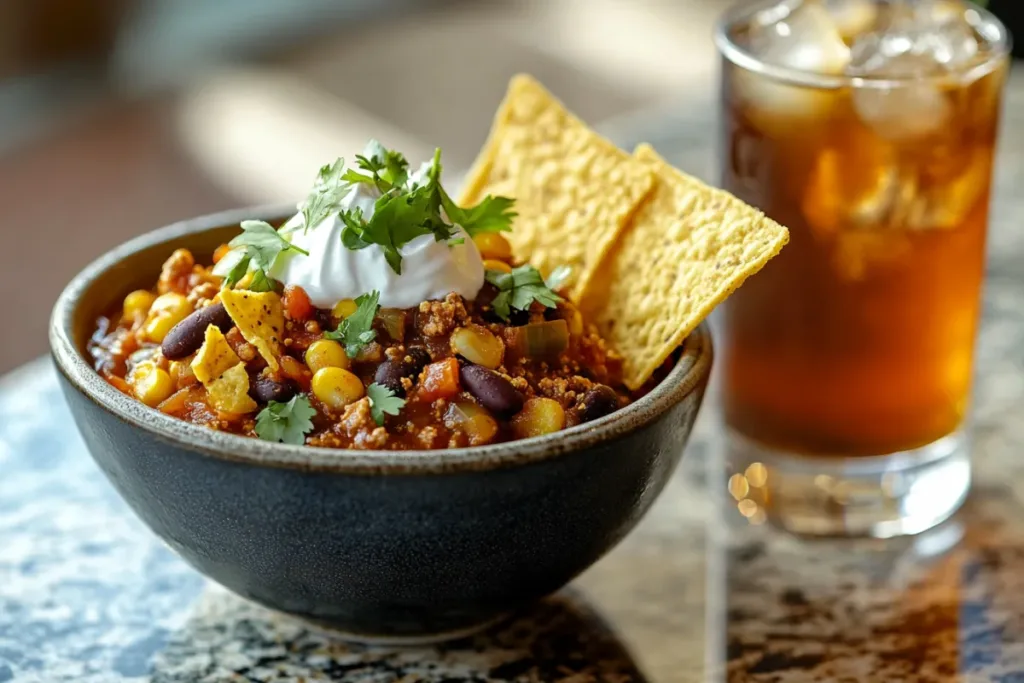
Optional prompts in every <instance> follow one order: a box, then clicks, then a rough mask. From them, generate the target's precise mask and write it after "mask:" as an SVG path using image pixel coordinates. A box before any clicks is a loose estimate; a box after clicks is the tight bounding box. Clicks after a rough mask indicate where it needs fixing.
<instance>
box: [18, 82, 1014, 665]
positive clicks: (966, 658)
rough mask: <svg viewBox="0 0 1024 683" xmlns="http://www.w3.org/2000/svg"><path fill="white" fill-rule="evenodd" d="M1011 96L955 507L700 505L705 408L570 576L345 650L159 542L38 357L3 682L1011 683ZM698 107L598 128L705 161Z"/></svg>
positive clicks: (21, 426)
mask: <svg viewBox="0 0 1024 683" xmlns="http://www.w3.org/2000/svg"><path fill="white" fill-rule="evenodd" d="M1010 100H1011V101H1010V106H1009V107H1008V112H1009V113H1008V117H1007V122H1006V131H1007V133H1006V134H1005V135H1004V143H1003V149H1002V155H1001V158H1000V162H999V164H1000V165H999V180H998V198H997V202H996V211H995V215H994V224H993V229H992V240H991V245H990V248H991V259H990V268H989V278H988V281H987V289H986V303H985V323H984V329H983V331H982V336H981V340H980V346H979V357H978V375H979V379H978V389H977V396H976V413H977V419H976V429H975V438H976V442H975V444H976V445H975V463H976V487H975V490H974V493H973V495H972V497H971V499H970V500H969V502H968V504H967V505H966V507H965V508H964V510H963V511H962V512H961V513H960V514H959V515H958V516H957V517H956V518H955V519H954V520H953V521H952V522H950V523H947V524H946V525H944V526H943V527H941V528H939V529H936V530H933V531H932V532H929V533H927V534H924V535H922V536H919V537H916V538H913V539H903V540H897V541H860V542H838V541H828V542H807V541H801V540H798V539H795V538H793V537H790V536H787V535H785V534H782V533H779V532H776V531H773V530H772V529H770V528H768V527H764V526H761V527H753V526H747V525H745V524H741V523H740V519H739V516H738V515H737V514H736V513H735V512H732V511H729V510H726V509H723V508H720V507H719V506H718V505H717V504H716V503H715V502H714V501H715V500H717V499H718V498H719V496H717V495H716V493H717V491H718V487H719V484H718V482H719V481H720V479H721V477H720V473H721V464H720V462H719V461H718V448H717V443H716V436H715V435H716V429H715V423H716V415H715V412H714V410H713V409H709V410H705V412H704V415H703V416H702V418H701V421H700V422H699V425H698V429H697V431H696V433H695V435H694V438H693V440H692V442H691V445H690V448H689V452H688V454H687V456H686V458H685V459H684V465H683V467H681V468H680V471H679V472H678V473H677V476H676V478H675V480H674V481H673V483H672V484H671V485H670V486H669V488H668V489H667V490H666V491H665V492H664V494H663V496H662V497H661V499H660V500H659V501H658V503H657V504H656V505H655V507H654V509H653V510H652V511H651V514H650V515H649V516H648V517H647V519H645V520H644V522H643V523H642V524H641V525H640V526H639V527H638V528H637V529H636V530H635V531H634V533H632V534H631V535H630V536H629V537H628V538H627V539H626V540H625V541H624V542H623V543H622V544H621V545H620V546H619V547H618V548H617V549H616V550H614V551H613V552H612V553H611V554H610V555H609V556H608V557H607V558H605V559H604V560H602V561H601V562H600V563H598V564H597V565H596V566H595V567H593V568H592V569H591V570H590V571H588V572H587V573H586V574H585V575H584V576H583V577H581V578H580V579H579V580H578V581H576V582H574V583H573V585H572V586H571V587H570V588H569V589H568V590H566V591H564V592H563V593H562V594H560V595H558V596H555V597H553V598H551V599H549V600H547V601H545V602H543V603H541V604H540V605H538V606H536V607H535V608H533V609H531V610H529V611H528V612H526V613H524V614H521V615H518V616H517V617H516V618H515V619H513V620H512V621H510V622H508V623H505V624H501V625H498V626H496V627H494V628H493V629H491V630H490V631H488V632H487V633H484V634H482V635H479V636H477V637H474V638H471V639H468V640H466V641H462V642H459V643H455V644H451V645H448V646H446V647H441V648H420V649H411V650H389V649H366V648H358V647H352V646H347V645H345V644H343V643H340V642H338V641H337V640H335V639H333V638H331V636H330V634H328V633H324V632H322V631H318V630H316V629H312V628H308V627H306V626H305V625H303V624H301V623H298V622H296V621H293V620H291V619H289V618H287V617H283V616H279V615H276V614H273V613H270V612H268V611H266V610H264V609H262V608H259V607H256V606H254V605H251V604H249V603H247V602H245V601H243V600H242V599H240V598H237V597H235V596H233V595H231V594H229V593H227V592H225V591H224V590H222V589H219V588H217V587H215V586H213V585H211V584H209V583H208V582H206V581H204V580H203V579H202V578H201V577H200V576H198V575H197V574H196V573H194V572H193V571H192V570H190V569H189V568H188V567H186V566H185V565H184V564H183V563H182V562H181V561H180V560H178V559H177V558H176V557H175V556H174V555H173V554H172V553H170V552H169V551H168V550H167V549H165V548H164V547H163V546H162V545H161V544H160V543H159V542H158V541H157V540H156V539H155V538H154V537H153V536H152V535H151V534H150V533H148V532H147V531H146V529H145V528H144V527H143V526H142V524H141V523H140V522H138V521H137V520H136V519H135V518H134V517H133V516H132V515H131V513H130V512H129V511H128V509H127V507H126V506H125V505H124V504H122V503H121V501H120V500H119V499H118V498H117V496H116V494H115V493H114V491H113V489H111V487H110V486H109V485H108V484H107V482H106V481H105V480H104V479H103V477H102V475H101V474H100V473H99V471H98V470H97V468H96V467H95V466H94V465H93V463H92V461H91V460H90V459H89V457H88V455H87V454H86V453H85V452H84V451H83V449H82V445H81V442H80V441H79V437H78V435H77V433H76V432H75V429H74V426H73V425H72V424H71V423H70V418H69V415H68V413H67V411H66V409H65V408H64V406H63V402H62V400H61V398H60V396H59V393H58V391H57V385H56V381H55V378H54V376H53V374H52V370H51V369H50V367H49V364H48V363H47V362H46V361H41V362H38V363H34V364H32V365H29V366H27V367H25V368H24V369H22V370H20V371H18V372H17V373H15V374H13V375H10V376H8V377H7V378H6V379H5V380H3V381H2V382H0V683H4V682H5V681H15V682H17V683H29V682H36V681H39V682H42V681H46V682H50V681H76V682H78V683H100V682H102V683H108V682H109V683H123V682H127V681H152V682H154V683H179V682H184V681H190V682H191V681H203V682H205V681H280V682H289V683H299V682H300V681H326V680H347V681H356V682H365V683H391V682H398V681H401V682H411V681H438V682H439V681H446V682H448V683H454V682H456V681H524V682H525V681H563V682H565V683H583V682H590V681H613V682H614V681H650V682H653V683H661V682H665V683H669V682H671V683H676V682H680V681H683V682H689V681H729V682H730V683H734V682H735V683H740V682H745V681H757V682H761V681H765V682H767V681H794V682H798V683H804V682H807V683H810V682H819V681H841V682H845V681H849V682H851V683H852V682H854V681H856V682H858V683H859V682H862V681H885V682H896V683H918V682H922V683H923V682H932V681H961V682H964V683H974V682H982V681H984V682H993V683H1024V578H1022V577H1024V445H1022V444H1024V306H1021V304H1020V301H1021V298H1022V296H1024V266H1022V265H1021V264H1024V232H1022V231H1021V229H1020V227H1019V224H1020V222H1021V221H1022V220H1024V197H1022V196H1021V195H1020V191H1019V188H1020V187H1021V185H1022V184H1021V180H1022V178H1021V175H1022V173H1024V167H1022V163H1024V137H1019V133H1018V132H1019V130H1020V127H1021V126H1022V125H1024V83H1022V82H1021V81H1020V80H1019V79H1015V81H1014V85H1013V87H1012V89H1011V97H1010ZM698 104H700V103H697V104H695V103H694V102H692V101H691V102H689V106H687V107H686V109H685V111H686V112H691V113H689V114H680V113H675V114H672V115H669V116H665V115H664V114H662V115H658V116H650V117H640V118H634V119H632V120H630V121H628V122H625V123H624V125H623V126H621V127H619V128H617V129H616V130H615V131H614V133H615V134H616V138H617V139H618V140H619V141H620V142H621V143H622V144H623V145H624V146H630V145H632V144H633V143H634V142H636V141H639V140H643V139H648V140H651V141H652V142H653V143H655V145H656V146H658V147H659V148H660V149H661V150H662V151H663V152H664V153H665V154H666V155H667V156H668V157H669V158H670V159H671V160H672V161H673V162H675V163H677V164H679V165H681V166H684V167H686V168H688V169H691V170H693V171H694V172H696V173H698V174H700V175H705V176H710V174H709V173H708V170H709V168H710V166H709V163H710V151H709V147H708V145H709V137H710V136H709V135H708V134H707V131H708V130H709V126H710V125H711V119H710V117H711V113H712V112H713V107H711V105H710V103H704V104H703V105H702V106H698ZM713 401H714V397H713V396H712V397H711V403H712V404H713Z"/></svg>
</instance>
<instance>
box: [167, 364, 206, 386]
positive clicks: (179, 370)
mask: <svg viewBox="0 0 1024 683" xmlns="http://www.w3.org/2000/svg"><path fill="white" fill-rule="evenodd" d="M167 374H169V375H170V376H171V379H172V380H174V385H175V386H176V387H178V388H179V389H182V388H184V387H190V386H192V385H194V384H198V383H199V380H198V379H197V378H196V373H194V372H193V371H192V364H191V363H189V362H187V361H181V360H172V361H171V364H170V367H169V368H168V370H167Z"/></svg>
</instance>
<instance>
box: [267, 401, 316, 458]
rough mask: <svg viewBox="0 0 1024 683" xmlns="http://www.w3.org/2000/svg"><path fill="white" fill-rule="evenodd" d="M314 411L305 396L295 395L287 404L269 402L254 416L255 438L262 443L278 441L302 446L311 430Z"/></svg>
mask: <svg viewBox="0 0 1024 683" xmlns="http://www.w3.org/2000/svg"><path fill="white" fill-rule="evenodd" d="M314 415H316V410H314V409H313V406H311V405H310V403H309V397H307V396H306V395H305V394H296V395H295V396H293V397H292V399H291V400H290V401H288V402H287V403H282V402H280V401H270V402H268V403H267V407H266V408H264V409H263V410H261V411H260V412H259V414H258V415H256V436H258V437H259V438H261V439H263V440H264V441H280V442H283V443H291V444H296V445H300V446H301V445H302V444H304V443H306V434H308V433H309V432H311V431H312V430H313V421H312V417H313V416H314Z"/></svg>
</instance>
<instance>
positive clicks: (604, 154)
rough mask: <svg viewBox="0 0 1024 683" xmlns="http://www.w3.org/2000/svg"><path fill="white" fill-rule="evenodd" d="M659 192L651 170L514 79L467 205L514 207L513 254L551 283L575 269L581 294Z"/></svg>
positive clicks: (538, 89) (573, 279)
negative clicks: (488, 199)
mask: <svg viewBox="0 0 1024 683" xmlns="http://www.w3.org/2000/svg"><path fill="white" fill-rule="evenodd" d="M653 186H654V176H653V174H652V173H651V171H650V169H649V168H648V167H647V166H646V165H645V164H642V163H638V162H637V161H636V160H634V159H633V158H632V157H630V156H629V155H628V154H626V153H625V152H623V151H622V150H620V149H619V148H618V147H616V146H615V145H613V144H612V143H610V142H608V141H607V140H605V139H604V138H602V137H600V136H599V135H598V134H597V133H595V132H594V131H592V130H591V129H590V128H588V127H587V126H586V125H585V124H584V123H583V122H582V121H580V120H579V119H578V118H576V117H575V116H573V115H572V114H571V113H569V112H568V111H567V110H566V109H565V107H564V106H562V104H561V103H560V102H559V101H558V100H556V99H555V98H554V97H553V96H552V95H551V94H550V93H549V92H548V91H547V90H545V89H544V87H543V86H542V85H540V84H539V83H538V82H537V81H535V80H534V79H532V78H530V77H529V76H516V77H515V78H513V79H512V82H511V83H510V84H509V89H508V93H507V94H506V96H505V101H504V102H503V103H502V104H501V107H500V108H499V109H498V113H497V115H496V116H495V119H494V124H493V127H492V129H491V134H490V137H489V139H488V141H487V144H486V145H485V147H484V149H483V151H482V152H481V153H480V157H479V158H478V159H477V161H476V163H475V165H474V167H473V169H472V170H471V171H470V173H469V176H468V177H467V179H466V187H465V189H464V191H463V193H462V197H461V198H460V204H461V205H462V206H469V205H472V204H476V203H478V202H480V201H481V200H482V199H483V198H484V197H485V196H486V195H488V194H492V195H503V196H507V197H513V198H515V200H516V204H515V211H516V213H517V214H518V218H516V220H515V223H514V229H513V230H512V231H511V232H507V233H504V235H505V237H506V238H507V239H508V240H509V242H511V243H512V247H513V249H514V252H515V255H516V257H517V258H519V259H522V260H524V261H526V262H528V263H530V264H532V265H533V266H535V267H536V268H537V269H538V270H540V272H541V274H543V275H544V276H547V275H548V274H550V273H551V271H552V270H554V269H555V268H556V267H557V266H560V265H563V264H564V265H568V266H569V267H571V269H572V271H571V275H570V286H571V288H572V291H578V290H579V283H585V282H587V281H588V280H589V279H590V278H591V276H592V273H593V269H594V268H595V266H596V265H597V264H598V262H599V261H600V260H601V258H602V257H603V256H604V255H605V253H606V252H607V251H608V248H609V247H610V246H611V244H612V242H613V241H614V240H615V236H616V235H617V234H618V233H619V232H620V231H621V230H622V228H623V227H624V226H625V224H626V223H627V222H628V220H629V218H630V216H632V214H633V212H634V211H635V210H636V208H637V207H638V206H639V204H640V202H641V200H643V198H644V197H645V196H647V194H648V193H649V192H650V191H651V189H652V187H653Z"/></svg>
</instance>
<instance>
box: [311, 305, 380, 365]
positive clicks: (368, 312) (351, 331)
mask: <svg viewBox="0 0 1024 683" xmlns="http://www.w3.org/2000/svg"><path fill="white" fill-rule="evenodd" d="M379 299H380V292H377V291H373V292H370V293H369V294H363V295H361V296H358V297H356V310H355V312H354V313H353V314H352V315H350V316H349V317H347V318H345V319H344V320H342V321H341V323H340V324H339V325H338V329H337V330H335V331H334V332H327V333H326V334H324V337H326V338H327V339H333V340H335V341H340V342H341V343H342V344H344V345H345V353H346V354H347V355H348V357H349V358H355V357H356V354H357V353H359V351H361V350H362V348H363V347H364V346H366V345H367V344H369V343H370V342H372V341H373V340H374V339H376V338H377V332H376V331H375V330H374V329H373V319H374V317H375V316H376V315H377V301H378V300H379Z"/></svg>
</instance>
